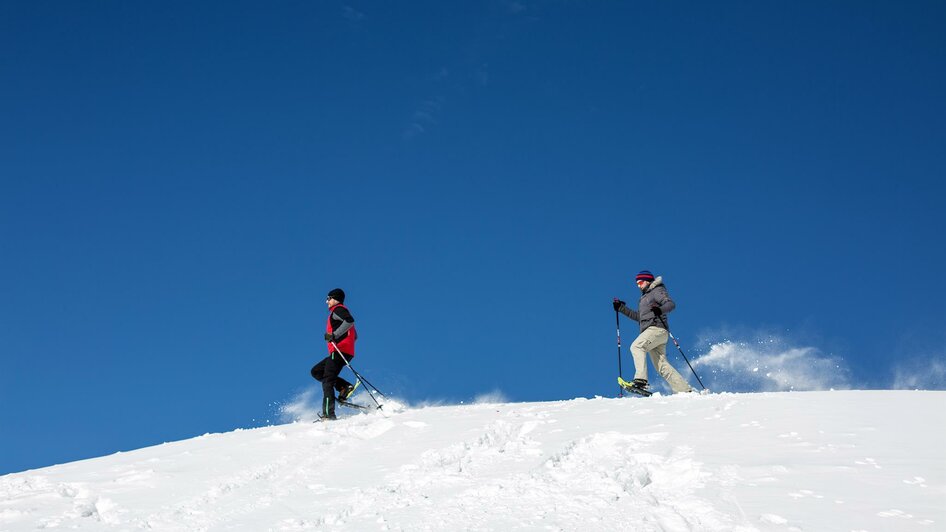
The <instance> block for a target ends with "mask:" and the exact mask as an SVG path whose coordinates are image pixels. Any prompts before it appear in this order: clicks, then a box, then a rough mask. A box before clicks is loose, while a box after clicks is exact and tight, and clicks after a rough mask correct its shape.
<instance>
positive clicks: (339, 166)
mask: <svg viewBox="0 0 946 532" xmlns="http://www.w3.org/2000/svg"><path fill="white" fill-rule="evenodd" d="M863 4H864V3H829V4H827V5H826V3H824V2H808V3H797V2H793V3H773V2H750V3H746V2H734V3H727V2H723V3H713V4H712V5H710V4H707V3H705V2H692V3H676V2H623V3H618V2H602V3H585V2H564V1H559V2H548V3H533V2H526V1H519V2H508V1H495V2H489V1H487V2H466V3H453V2H450V3H443V2H414V3H411V4H410V5H404V4H392V3H390V2H357V3H356V2H349V3H339V2H280V3H276V4H275V5H273V4H265V5H264V4H262V3H250V2H226V3H222V2H221V3H206V4H203V5H193V3H190V2H161V3H141V2H98V3H95V4H94V5H92V4H81V3H74V2H43V3H36V2H4V3H3V4H2V5H0V50H2V53H0V78H2V80H3V82H2V83H0V296H2V301H3V303H2V305H0V357H2V372H0V431H2V434H3V436H2V437H0V474H2V473H7V472H12V471H20V470H24V469H27V468H34V467H41V466H46V465H51V464H54V463H61V462H65V461H70V460H76V459H80V458H87V457H92V456H98V455H102V454H108V453H111V452H115V451H118V450H127V449H133V448H137V447H141V446H145V445H152V444H156V443H161V442H164V441H172V440H176V439H181V438H186V437H190V436H194V435H197V434H202V433H205V432H217V431H224V430H232V429H233V428H237V427H251V426H258V425H261V424H265V423H267V422H275V421H276V419H277V418H278V409H279V405H281V404H284V403H286V402H288V401H292V400H293V398H294V397H297V396H298V395H299V394H300V393H302V392H304V391H305V390H307V389H312V387H313V385H314V383H313V382H312V380H311V378H310V377H309V374H308V370H309V368H310V367H311V366H312V365H313V364H314V363H315V362H317V361H318V360H319V359H320V358H321V357H322V356H324V351H325V348H324V343H323V342H322V341H321V334H322V331H323V328H324V321H325V305H324V296H325V293H326V292H327V291H328V290H329V289H331V288H334V287H336V286H338V287H342V288H344V289H345V290H346V292H347V293H348V301H347V303H348V305H349V307H350V308H351V310H352V312H353V314H354V315H355V318H356V321H357V325H358V329H359V334H360V338H359V343H358V355H357V357H356V359H355V365H356V367H357V368H359V370H360V371H361V372H362V373H364V374H365V375H366V376H367V377H368V378H369V379H370V380H371V381H372V382H373V383H374V384H376V385H377V386H379V387H380V388H381V389H382V390H384V391H385V392H387V393H389V394H391V395H395V396H397V397H399V398H403V399H404V400H407V401H409V402H413V403H415V404H416V403H423V402H437V401H441V402H459V401H468V400H471V399H473V398H474V397H476V396H478V395H481V394H484V393H493V392H498V393H500V394H502V396H504V397H505V398H507V399H508V400H512V401H527V400H556V399H569V398H574V397H592V396H594V395H604V396H608V395H615V394H616V391H617V390H616V387H615V385H614V381H615V376H616V374H617V367H616V366H617V360H616V359H617V354H616V349H615V338H614V336H615V330H614V328H615V327H614V325H615V324H614V312H613V310H612V308H611V303H610V302H611V298H612V297H621V298H622V299H625V300H629V301H634V300H636V297H637V296H636V291H637V289H636V287H635V286H634V285H633V276H634V274H635V273H636V272H637V271H638V270H640V269H645V268H646V269H650V270H652V271H654V272H655V273H657V274H659V275H663V276H664V279H665V281H666V283H667V285H668V287H669V289H670V293H671V295H672V296H673V297H674V299H675V300H676V302H677V310H676V311H675V312H674V313H673V314H672V315H671V318H672V320H671V326H672V329H673V331H674V332H675V334H676V335H677V337H678V338H679V339H680V341H681V344H683V346H684V348H685V349H686V350H687V355H688V356H689V357H690V359H691V360H692V361H695V362H696V366H697V368H700V363H699V358H700V357H701V356H706V355H707V354H709V353H710V352H714V353H717V352H719V348H720V346H721V345H724V343H726V342H729V343H728V344H725V345H736V346H743V348H744V349H743V351H742V353H743V354H744V355H746V356H744V357H742V358H738V357H737V358H729V359H728V365H726V364H723V365H721V366H717V367H712V368H711V367H710V366H708V365H704V366H703V368H705V369H706V370H707V374H706V375H705V377H704V382H707V384H708V385H709V386H710V387H711V388H714V389H717V390H727V389H730V390H734V389H735V388H739V389H737V390H734V391H745V389H753V385H748V388H746V386H747V385H746V384H745V381H744V380H741V379H737V378H734V377H733V375H727V372H729V373H737V372H740V371H750V372H751V371H754V370H757V369H758V368H757V367H752V366H753V364H757V362H758V360H761V361H762V364H763V365H766V364H768V365H772V366H778V369H779V371H785V372H786V374H791V375H797V376H796V377H792V378H793V379H796V382H795V384H796V386H797V387H798V388H802V389H804V388H810V387H817V386H812V385H810V382H815V383H816V384H817V385H822V384H823V385H825V386H831V385H839V386H845V387H854V388H893V387H911V386H914V385H915V386H919V387H926V388H939V389H942V388H943V387H946V383H944V379H943V365H944V363H946V303H944V297H946V282H944V280H943V271H946V252H944V246H943V244H942V236H941V233H942V231H943V229H944V228H946V216H944V214H943V198H944V197H946V195H944V192H946V190H944V188H946V187H944V185H943V184H942V181H943V177H944V176H946V149H944V148H946V142H944V139H946V131H944V128H946V126H944V124H946V100H944V98H943V97H942V95H943V94H946V60H944V59H946V57H944V55H946V28H944V21H946V7H944V5H943V4H942V3H939V2H912V3H910V4H909V5H906V6H904V5H899V4H897V3H893V2H889V3H887V2H878V3H870V4H869V5H863ZM635 325H636V324H635V323H633V322H630V321H628V320H622V324H621V332H622V338H623V341H624V344H625V346H627V345H629V344H630V342H631V341H632V340H633V338H634V336H635V332H636V331H635ZM714 346H715V347H714ZM773 346H774V347H773ZM671 349H672V348H671ZM714 349H717V351H713V350H714ZM793 350H794V351H793ZM799 350H800V351H799ZM798 352H801V353H802V356H801V357H800V358H797V357H795V358H793V357H791V356H788V357H786V356H783V355H785V353H796V354H797V353H798ZM747 353H748V354H747ZM760 357H761V358H760ZM708 360H709V358H707V361H708ZM786 360H787V361H788V362H786ZM671 361H672V362H673V363H674V364H675V365H676V366H677V368H678V369H679V370H680V371H681V372H682V373H683V374H684V375H685V376H687V377H690V378H691V382H694V384H695V381H694V380H693V379H692V375H690V374H689V373H688V372H689V370H688V369H687V368H686V365H685V364H684V363H683V362H682V360H681V359H680V358H678V357H677V356H676V352H675V351H671ZM630 368H631V360H630V357H629V356H626V354H625V356H624V359H623V371H624V373H625V375H626V374H628V373H629V372H630V371H631V370H630ZM727 368H728V369H727ZM710 369H712V371H710ZM796 371H798V372H800V373H794V372H796ZM831 373H836V375H834V376H832V375H830V374H831ZM911 376H912V377H913V378H914V380H913V381H911V380H910V377H911ZM827 377H830V378H827ZM822 379H826V380H822ZM657 380H658V381H659V379H657ZM802 380H805V381H810V382H809V383H808V384H806V383H805V382H801V381H802ZM904 383H906V384H905V385H904ZM740 387H741V388H740ZM758 388H762V387H761V386H759V387H758Z"/></svg>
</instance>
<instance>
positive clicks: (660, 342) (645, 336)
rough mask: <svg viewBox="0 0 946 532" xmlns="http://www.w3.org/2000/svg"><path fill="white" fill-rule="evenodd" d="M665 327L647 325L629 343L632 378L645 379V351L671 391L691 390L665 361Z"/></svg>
mask: <svg viewBox="0 0 946 532" xmlns="http://www.w3.org/2000/svg"><path fill="white" fill-rule="evenodd" d="M669 338H670V335H669V334H668V333H667V329H662V328H660V327H648V328H646V329H644V332H642V333H641V334H640V336H638V337H637V339H636V340H634V343H632V344H631V356H632V357H633V358H634V370H635V373H634V378H635V379H644V380H646V379H647V353H648V352H649V353H650V360H651V362H653V363H654V368H656V369H657V373H659V374H660V376H661V377H663V378H664V379H666V381H667V383H668V384H669V385H670V389H671V390H672V391H673V393H680V392H691V391H693V388H691V387H690V384H689V383H688V382H687V381H686V380H684V378H683V377H681V376H680V374H679V373H677V370H675V369H673V366H671V365H670V362H668V361H667V340H668V339H669Z"/></svg>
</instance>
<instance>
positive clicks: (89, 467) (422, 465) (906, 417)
mask: <svg viewBox="0 0 946 532" xmlns="http://www.w3.org/2000/svg"><path fill="white" fill-rule="evenodd" d="M944 398H946V394H943V393H919V392H917V393H910V392H818V393H792V394H746V395H731V394H718V395H709V396H699V395H691V396H674V397H660V396H654V397H652V398H649V399H623V400H622V399H603V398H598V399H593V400H585V399H577V400H573V401H563V402H553V403H523V404H504V405H499V404H496V405H474V406H462V407H435V408H424V409H417V410H408V411H405V412H401V413H398V414H395V415H392V416H390V417H388V418H385V417H381V416H372V415H363V414H361V415H355V416H352V417H349V418H346V419H343V420H340V421H337V422H334V423H317V424H312V423H294V424H289V425H281V426H273V427H266V428H261V429H254V430H238V431H235V432H231V433H227V434H212V435H205V436H201V437H198V438H194V439H191V440H187V441H182V442H176V443H170V444H164V445H160V446H156V447H151V448H146V449H141V450H138V451H134V452H130V453H121V454H116V455H112V456H108V457H103V458H98V459H94V460H87V461H82V462H75V463H71V464H65V465H61V466H54V467H50V468H45V469H42V470H37V471H28V472H24V473H17V474H13V475H7V476H4V477H0V531H20V530H36V529H57V528H62V529H82V530H188V531H191V530H206V531H211V530H247V531H259V530H273V531H282V530H286V531H290V530H348V531H350V530H359V531H364V530H404V531H414V530H484V531H485V530H497V531H499V530H502V531H505V530H643V531H729V530H737V531H738V530H741V531H749V530H778V531H794V530H825V529H832V530H897V531H900V530H936V529H938V528H941V527H943V526H946V515H944V512H946V510H944V509H943V505H942V501H943V500H944V494H946V466H944V460H943V454H942V450H941V449H942V447H941V445H939V444H938V443H936V442H937V441H941V438H939V437H938V436H934V435H933V431H935V430H938V429H934V428H932V427H939V426H942V424H943V421H946V419H944V415H943V414H942V413H941V412H942V409H940V408H938V405H939V404H941V403H942V401H943V399H944Z"/></svg>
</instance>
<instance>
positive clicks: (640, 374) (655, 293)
mask: <svg viewBox="0 0 946 532" xmlns="http://www.w3.org/2000/svg"><path fill="white" fill-rule="evenodd" d="M637 287H638V288H640V289H641V298H640V301H639V302H638V303H637V310H634V309H632V308H630V307H628V306H627V304H626V303H625V302H623V301H621V300H620V299H616V298H615V300H614V303H613V304H614V310H616V311H618V312H620V313H621V314H624V315H625V316H627V317H628V318H631V319H632V320H634V321H636V322H638V323H640V327H641V333H640V335H639V336H638V337H637V339H636V340H634V343H632V344H631V356H632V357H633V359H634V370H635V372H634V382H633V383H631V386H630V388H628V390H629V391H631V392H635V393H637V392H639V391H643V392H644V393H645V394H648V393H649V391H648V390H647V353H650V360H651V362H653V364H654V367H655V368H656V369H657V373H659V374H660V376H661V377H663V378H664V379H666V381H667V384H669V385H670V389H671V390H672V391H673V393H682V392H692V391H693V388H692V387H690V384H689V383H688V382H687V381H686V379H684V378H683V377H682V376H680V374H679V373H678V372H677V370H675V369H674V368H673V366H671V365H670V362H668V361H667V340H668V339H669V334H670V333H669V332H668V328H669V327H670V326H669V324H668V322H667V316H666V315H667V314H669V313H670V312H671V311H672V310H673V309H674V308H676V304H675V303H674V302H673V300H672V299H670V294H669V293H668V292H667V287H666V286H664V284H663V279H662V278H661V277H656V278H655V277H654V274H652V273H650V272H649V271H647V270H644V271H642V272H640V273H638V274H637Z"/></svg>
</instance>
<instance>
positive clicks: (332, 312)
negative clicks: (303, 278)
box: [310, 288, 358, 419]
mask: <svg viewBox="0 0 946 532" xmlns="http://www.w3.org/2000/svg"><path fill="white" fill-rule="evenodd" d="M344 302H345V292H344V291H343V290H342V289H341V288H335V289H333V290H331V291H330V292H329V293H328V296H326V298H325V303H326V304H327V305H328V311H329V312H328V320H327V321H326V323H325V341H326V343H327V344H328V356H327V357H325V358H324V359H323V360H322V361H321V362H319V363H318V364H316V365H315V366H312V370H311V372H310V373H311V374H312V378H314V379H315V380H317V381H319V382H321V383H322V414H321V416H322V419H335V391H336V390H338V399H339V400H340V401H344V400H346V399H348V397H349V396H350V395H351V393H352V392H353V391H354V389H355V387H354V386H352V384H351V383H350V382H348V381H346V380H345V379H343V378H341V377H339V376H338V374H339V373H341V371H342V370H343V369H345V366H346V365H347V363H348V362H351V359H352V358H354V357H355V339H356V338H357V337H358V333H356V332H355V318H354V317H352V315H351V312H349V311H348V308H347V307H345V305H343V303H344ZM333 344H334V345H333ZM336 346H337V349H336ZM343 357H344V359H343Z"/></svg>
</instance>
